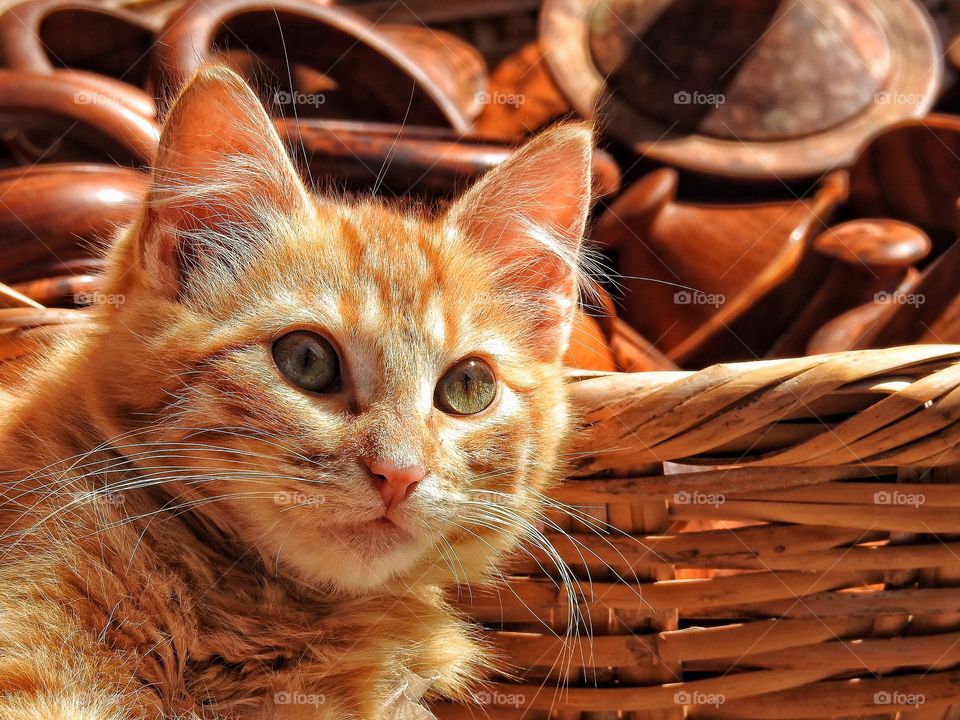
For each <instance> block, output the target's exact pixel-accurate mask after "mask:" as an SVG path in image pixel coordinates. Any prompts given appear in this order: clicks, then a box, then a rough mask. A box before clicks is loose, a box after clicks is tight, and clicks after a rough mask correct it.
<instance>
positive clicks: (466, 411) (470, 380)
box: [433, 358, 497, 415]
mask: <svg viewBox="0 0 960 720" xmlns="http://www.w3.org/2000/svg"><path fill="white" fill-rule="evenodd" d="M496 396H497V378H496V377H495V376H494V374H493V370H492V369H491V368H490V366H489V365H487V364H486V363H485V362H484V361H483V360H480V359H478V358H467V359H466V360H461V361H460V362H458V363H457V364H456V365H454V366H453V367H452V368H450V369H449V370H447V371H446V372H445V373H444V374H443V377H441V378H440V381H439V382H438V383H437V389H436V390H435V391H434V393H433V402H434V404H435V405H436V406H437V407H438V408H440V409H441V410H443V411H444V412H445V413H450V414H451V415H475V414H477V413H478V412H480V411H481V410H486V409H487V408H488V407H490V403H492V402H493V399H494V398H495V397H496Z"/></svg>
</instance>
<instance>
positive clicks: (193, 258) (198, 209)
mask: <svg viewBox="0 0 960 720" xmlns="http://www.w3.org/2000/svg"><path fill="white" fill-rule="evenodd" d="M308 206H309V196H308V195H307V192H306V189H305V188H304V186H303V183H302V182H301V181H300V178H299V176H298V174H297V171H296V168H294V166H293V163H292V162H291V161H290V159H289V157H288V156H287V152H286V149H285V148H284V146H283V143H282V142H281V140H280V137H279V136H278V135H277V132H276V130H275V129H274V127H273V122H272V121H271V120H270V117H269V116H268V115H267V113H266V112H265V111H264V109H263V106H262V104H261V102H260V100H259V98H257V96H256V95H255V94H254V93H253V91H252V90H251V89H250V88H249V87H248V86H247V84H246V83H245V82H244V81H243V79H242V78H241V77H240V76H239V75H237V74H236V73H234V72H233V71H232V70H229V69H227V68H225V67H223V66H217V65H209V66H205V67H203V68H201V69H200V70H199V71H198V72H197V74H196V75H195V76H194V77H193V79H192V80H190V81H189V82H188V83H187V85H186V86H185V87H184V89H183V90H182V91H181V93H180V95H179V96H178V97H177V99H176V100H175V101H174V103H173V106H172V107H171V109H170V112H169V114H168V116H167V119H166V122H165V123H164V126H163V131H162V133H161V136H160V144H159V148H158V150H157V158H156V161H155V162H154V168H153V178H152V182H151V185H150V188H149V190H148V192H147V203H146V211H145V213H146V214H145V216H144V221H143V225H142V227H141V232H140V237H139V239H138V245H139V246H138V248H137V254H138V258H137V260H138V261H139V262H140V263H141V264H142V265H143V267H144V270H145V271H146V275H147V277H148V278H149V280H150V282H151V283H152V284H153V285H154V287H155V289H157V290H160V291H162V292H164V294H171V295H172V294H176V295H177V296H182V295H184V294H186V293H187V292H188V289H189V286H190V284H191V282H192V281H193V280H194V279H195V278H194V276H195V275H201V274H205V276H206V278H207V279H209V278H211V277H221V278H223V277H226V276H228V275H229V272H230V271H231V270H236V269H237V268H239V267H242V265H243V263H244V262H245V261H246V260H248V259H249V256H250V254H251V253H252V251H254V250H255V249H256V246H257V245H258V244H262V243H263V242H265V241H266V240H267V239H268V238H269V237H270V235H271V232H272V231H276V227H273V226H274V225H275V224H276V222H277V220H278V219H279V218H283V217H284V216H289V215H290V214H292V213H295V212H297V210H299V209H301V208H306V207H308ZM198 284H199V283H198Z"/></svg>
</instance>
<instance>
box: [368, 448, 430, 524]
mask: <svg viewBox="0 0 960 720" xmlns="http://www.w3.org/2000/svg"><path fill="white" fill-rule="evenodd" d="M361 463H362V464H363V465H364V467H365V468H366V469H367V472H368V473H369V475H370V479H371V480H372V481H373V486H374V487H375V488H376V489H377V492H379V493H380V496H381V497H382V498H383V502H384V505H386V508H387V514H389V513H391V512H392V511H393V510H394V509H396V508H397V507H399V506H400V504H401V503H402V502H403V501H404V500H406V499H407V498H409V497H410V496H411V495H412V494H413V493H414V491H415V490H416V489H417V485H419V484H420V481H422V480H423V478H424V476H425V475H426V474H427V472H426V470H424V468H422V467H418V466H410V467H398V466H397V465H395V464H394V463H391V462H389V461H387V460H368V459H362V460H361Z"/></svg>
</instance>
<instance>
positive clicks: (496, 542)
mask: <svg viewBox="0 0 960 720" xmlns="http://www.w3.org/2000/svg"><path fill="white" fill-rule="evenodd" d="M590 155H591V138H590V132H589V130H588V129H586V128H584V127H582V126H563V127H560V128H558V129H555V130H552V131H550V132H548V133H545V134H544V135H541V136H540V137H539V138H538V139H536V140H534V141H533V142H531V143H530V144H528V145H527V146H526V147H525V148H523V149H522V150H520V151H519V152H518V153H517V154H515V155H514V156H513V158H512V159H510V160H508V161H507V162H506V163H504V164H503V165H502V166H500V167H499V168H497V169H495V170H493V171H491V172H490V173H489V174H488V175H487V176H486V177H485V178H484V179H483V180H481V181H480V182H479V183H478V184H477V185H475V186H474V187H473V188H472V189H471V190H469V191H468V192H467V193H466V194H465V195H464V196H463V197H461V198H460V199H459V200H458V201H457V202H455V203H454V204H453V205H452V206H451V208H450V209H449V210H448V211H447V212H446V213H444V214H443V215H442V216H440V217H438V218H428V217H420V216H418V215H411V214H403V213H400V212H397V211H394V210H391V209H388V208H385V207H383V206H382V205H378V204H374V203H371V202H359V203H357V202H342V201H336V200H332V199H322V198H315V197H312V196H311V195H310V194H309V193H308V192H307V191H306V190H305V188H304V186H303V185H302V184H301V181H300V180H299V178H298V176H297V173H296V172H295V169H294V167H293V166H292V164H291V162H290V160H289V159H288V157H287V155H286V153H285V150H284V148H283V146H282V144H281V142H280V140H279V138H278V136H277V134H276V133H275V132H274V130H273V127H272V125H271V123H270V120H269V119H268V117H267V116H266V114H265V113H264V111H263V109H262V108H261V106H260V104H259V102H258V101H257V99H256V97H255V96H254V95H253V93H252V92H251V91H250V90H249V89H248V88H247V87H246V85H245V84H244V83H243V81H242V80H241V79H240V78H238V77H237V76H236V75H234V74H233V73H231V72H230V71H228V70H225V69H223V68H217V67H210V68H206V69H204V70H202V71H201V72H200V73H199V75H198V76H197V77H196V78H194V80H193V81H192V82H191V83H190V84H189V85H188V86H187V87H186V89H185V90H184V91H183V93H182V94H181V95H180V97H179V98H178V100H177V101H176V103H175V104H174V106H173V109H172V110H171V112H170V115H169V118H168V120H167V122H166V125H165V127H164V130H163V133H162V139H161V144H160V149H159V152H158V157H157V160H156V166H155V169H154V175H153V183H152V186H151V188H150V190H149V192H148V196H147V202H146V204H145V206H144V209H143V212H142V215H141V218H140V220H139V221H138V222H137V223H136V224H135V225H134V226H133V227H132V228H130V229H129V230H128V231H126V232H125V233H124V234H123V236H122V237H121V238H120V239H119V240H118V242H117V243H116V246H115V247H114V249H113V252H112V256H111V273H110V280H109V284H110V288H109V291H108V292H109V293H110V294H112V295H115V296H118V297H122V299H123V302H122V303H119V302H118V303H116V304H114V305H110V306H105V307H103V308H102V309H101V312H103V313H104V314H105V321H104V326H105V331H104V334H103V336H102V337H103V341H102V342H101V344H100V347H99V348H98V355H97V357H98V361H99V367H100V372H99V374H98V376H97V378H98V379H97V382H98V390H97V392H96V395H97V397H98V400H97V402H98V403H100V406H101V407H100V411H99V412H98V413H97V414H96V416H97V418H98V420H97V422H98V423H100V424H102V425H105V426H109V427H105V428H103V430H104V431H107V430H109V431H110V435H113V436H120V437H122V439H120V440H115V441H114V443H113V444H114V446H115V447H117V448H118V449H120V450H121V451H122V452H125V453H126V454H127V455H128V457H130V458H131V459H132V460H133V461H135V462H136V463H137V464H138V466H139V467H140V474H141V478H142V479H143V480H144V482H145V483H152V484H154V485H155V486H156V487H157V488H160V489H162V491H163V492H164V493H165V495H166V497H168V498H169V501H170V503H171V506H176V507H179V508H181V509H184V510H187V509H189V511H190V512H192V513H198V514H202V515H203V518H204V520H205V522H208V523H214V524H216V526H218V527H219V528H220V529H221V530H223V531H224V532H226V533H228V534H230V535H231V536H232V537H234V538H236V539H237V540H238V541H240V542H241V543H244V544H245V545H247V546H249V547H250V548H251V549H252V550H254V551H256V552H258V553H259V554H260V555H261V556H262V557H263V559H264V560H265V561H266V562H268V563H270V564H271V566H273V567H275V568H276V569H277V570H278V571H279V572H285V573H288V574H290V575H292V576H294V577H298V578H301V579H304V580H307V581H310V582H319V583H324V584H327V585H332V586H335V587H338V588H341V589H344V590H348V591H352V592H365V591H371V590H374V589H377V588H380V587H382V586H384V585H385V584H387V583H389V582H391V581H394V580H396V581H398V582H403V583H408V584H409V583H410V582H412V581H416V580H421V579H428V580H430V581H431V582H434V581H445V580H452V579H457V578H458V577H459V579H460V580H464V579H465V578H470V579H476V576H477V573H480V572H482V571H483V570H484V568H485V567H486V566H487V565H489V563H490V562H491V560H492V559H493V558H495V557H496V556H497V555H499V554H500V553H501V552H503V551H504V550H505V549H506V548H508V547H510V546H511V545H512V544H513V543H514V542H515V540H516V538H517V536H518V535H519V534H520V533H521V532H523V531H524V530H525V528H526V527H527V526H528V525H529V523H530V522H531V521H533V519H534V515H535V513H536V511H537V509H538V506H539V502H538V495H539V493H540V492H541V491H542V490H543V488H544V486H545V484H546V483H548V482H549V481H550V480H551V479H552V478H553V476H554V474H555V473H556V468H557V464H558V453H559V446H560V443H561V441H562V440H563V437H564V435H565V433H566V432H567V430H568V417H567V404H566V400H565V393H564V389H563V384H562V381H561V371H560V366H561V362H562V357H563V354H564V350H565V347H566V344H567V342H568V336H569V333H570V326H571V319H572V316H573V313H574V311H575V307H576V301H577V279H578V270H577V257H578V252H579V245H580V238H581V235H582V233H583V230H584V224H585V221H586V215H587V211H588V205H589V180H590ZM104 359H106V362H103V360H104ZM122 433H126V435H121V434H122Z"/></svg>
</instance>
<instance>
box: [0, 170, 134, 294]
mask: <svg viewBox="0 0 960 720" xmlns="http://www.w3.org/2000/svg"><path fill="white" fill-rule="evenodd" d="M146 180H147V177H146V175H144V174H143V173H139V172H136V171H133V170H127V169H125V168H120V167H115V166H111V165H92V164H86V165H85V164H79V163H71V164H49V165H38V166H36V167H32V168H29V169H12V170H4V171H2V172H0V198H2V205H0V210H2V212H0V281H2V282H5V283H7V284H11V283H17V282H21V281H25V280H33V279H37V278H43V277H49V276H52V275H60V274H63V272H64V271H65V270H66V271H68V272H69V273H70V274H73V273H75V272H78V271H82V270H89V269H90V268H91V267H96V265H97V264H98V263H97V261H96V260H95V258H96V256H97V248H98V247H99V248H102V247H103V246H104V243H106V242H107V241H109V239H110V237H111V234H112V233H113V232H115V231H116V230H117V229H118V228H119V227H122V226H123V225H124V224H126V223H129V222H130V221H131V220H132V219H133V218H134V214H135V213H136V212H137V211H138V210H139V206H140V203H141V201H142V197H143V192H144V190H145V187H146ZM21 292H23V290H22V289H21ZM24 294H28V295H29V294H31V293H29V292H26V293H24Z"/></svg>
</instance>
